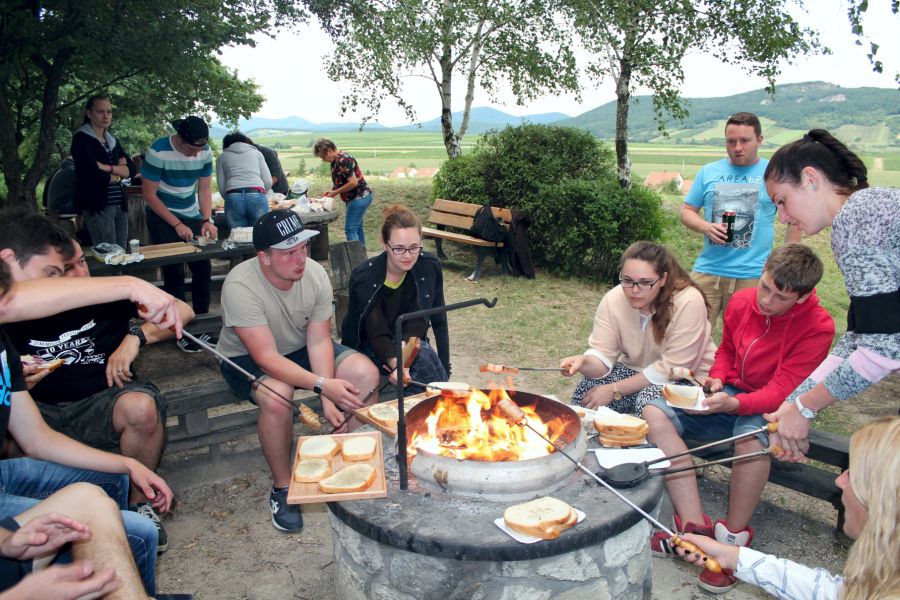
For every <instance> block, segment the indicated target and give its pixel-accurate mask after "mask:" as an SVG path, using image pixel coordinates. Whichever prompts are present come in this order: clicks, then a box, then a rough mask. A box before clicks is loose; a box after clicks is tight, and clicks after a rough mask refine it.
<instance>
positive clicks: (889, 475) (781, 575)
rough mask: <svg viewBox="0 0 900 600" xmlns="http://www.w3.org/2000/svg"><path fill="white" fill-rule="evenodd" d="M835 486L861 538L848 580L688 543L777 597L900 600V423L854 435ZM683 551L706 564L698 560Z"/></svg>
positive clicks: (847, 521) (881, 423)
mask: <svg viewBox="0 0 900 600" xmlns="http://www.w3.org/2000/svg"><path fill="white" fill-rule="evenodd" d="M835 484H836V485H837V487H838V488H840V490H841V503H842V504H843V505H844V533H846V534H847V535H848V536H849V537H850V538H852V539H854V540H856V541H855V542H854V543H853V546H852V547H851V548H850V554H849V555H848V556H847V563H846V564H845V565H844V573H843V576H834V575H831V574H830V573H828V572H827V571H825V570H824V569H813V568H810V567H807V566H804V565H801V564H798V563H795V562H792V561H789V560H785V559H783V558H778V557H776V556H772V555H770V554H764V553H762V552H758V551H756V550H752V549H750V548H746V547H742V546H730V545H728V544H722V543H720V542H717V541H715V540H713V539H710V538H708V537H705V536H701V535H695V534H692V533H688V534H685V536H684V538H685V539H686V540H687V541H689V542H692V543H694V544H697V545H698V546H699V547H700V548H701V549H702V550H703V551H704V552H706V553H707V554H709V555H710V556H712V557H713V558H714V559H716V560H717V561H718V562H719V564H720V565H722V567H724V568H726V569H732V570H734V573H735V575H737V577H738V578H739V579H741V580H743V581H746V582H747V583H752V584H754V585H757V586H759V587H761V588H762V589H764V590H765V591H767V592H769V593H770V594H772V595H773V596H775V597H776V598H784V599H785V600H788V599H793V598H818V599H820V600H837V599H838V598H840V599H841V600H889V599H896V598H900V417H882V418H881V419H879V420H877V421H874V422H872V423H869V424H868V425H865V426H864V427H863V428H862V429H860V430H859V431H857V432H856V433H854V434H853V437H852V438H850V468H849V469H847V470H846V471H844V472H843V473H841V475H840V477H838V478H837V479H836V480H835ZM678 553H679V554H681V555H682V556H683V557H684V559H685V560H687V561H690V562H693V563H695V564H698V565H699V564H702V562H701V559H700V557H699V556H697V555H694V554H687V555H685V553H684V552H683V551H682V550H680V549H679V551H678Z"/></svg>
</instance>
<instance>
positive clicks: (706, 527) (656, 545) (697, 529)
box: [650, 514, 713, 558]
mask: <svg viewBox="0 0 900 600" xmlns="http://www.w3.org/2000/svg"><path fill="white" fill-rule="evenodd" d="M675 531H677V532H678V533H698V534H700V535H705V536H709V537H713V525H712V521H711V520H710V518H709V515H703V524H702V525H698V524H696V523H691V522H687V523H684V526H683V527H682V523H681V518H680V517H679V516H678V515H677V514H676V515H675ZM671 539H672V538H671V536H670V535H669V534H668V533H666V532H665V531H657V532H656V533H654V534H653V535H651V536H650V552H652V553H653V556H658V557H660V558H679V556H678V554H677V553H676V552H675V548H674V547H673V546H672V542H671Z"/></svg>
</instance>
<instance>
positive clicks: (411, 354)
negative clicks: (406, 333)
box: [402, 337, 422, 369]
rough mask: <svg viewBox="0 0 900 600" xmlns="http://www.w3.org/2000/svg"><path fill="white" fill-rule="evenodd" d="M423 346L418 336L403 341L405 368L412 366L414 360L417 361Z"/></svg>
mask: <svg viewBox="0 0 900 600" xmlns="http://www.w3.org/2000/svg"><path fill="white" fill-rule="evenodd" d="M421 346H422V342H421V341H419V338H417V337H411V338H409V339H408V340H404V341H403V350H402V355H403V368H404V369H408V368H410V367H411V366H412V364H413V363H414V362H416V356H418V355H419V348H420V347H421Z"/></svg>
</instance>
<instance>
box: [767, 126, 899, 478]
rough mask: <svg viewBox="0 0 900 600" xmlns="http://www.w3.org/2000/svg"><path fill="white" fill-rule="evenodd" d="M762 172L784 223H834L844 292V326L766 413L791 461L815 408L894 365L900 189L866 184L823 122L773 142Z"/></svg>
mask: <svg viewBox="0 0 900 600" xmlns="http://www.w3.org/2000/svg"><path fill="white" fill-rule="evenodd" d="M765 177H766V189H767V190H768V193H769V196H770V197H771V198H772V201H773V202H774V203H775V206H776V207H777V208H778V213H779V215H780V217H781V221H782V222H783V223H787V224H793V225H796V226H797V227H798V228H799V229H800V230H801V231H802V232H803V233H805V234H806V235H814V234H816V233H818V232H820V231H822V230H823V229H825V228H826V227H829V226H830V227H831V228H832V229H831V250H832V252H833V253H834V260H835V262H836V263H837V266H838V268H839V269H840V270H841V273H842V274H843V276H844V285H845V287H846V288H847V294H848V295H849V296H850V307H849V309H848V310H847V332H846V333H844V334H843V335H841V337H840V339H839V340H838V342H837V344H835V346H834V348H832V350H831V353H830V354H829V355H828V356H827V357H826V358H825V360H824V361H823V362H822V364H821V365H819V367H818V368H817V369H816V370H815V371H813V373H812V374H811V375H810V376H809V377H807V378H806V380H805V381H804V382H803V383H801V384H800V386H799V387H798V388H797V389H796V390H794V391H793V392H792V393H791V394H790V395H789V396H788V397H787V399H786V400H785V402H784V403H782V405H781V406H780V407H779V408H778V410H777V411H776V412H775V413H774V414H773V416H772V417H771V420H773V421H778V422H779V426H778V434H777V435H776V436H774V438H773V443H776V444H780V445H781V446H783V447H784V449H785V451H786V454H785V459H787V460H791V461H797V460H803V458H804V456H803V455H804V454H805V453H806V452H807V450H809V441H808V438H809V426H810V421H812V419H814V418H815V417H816V413H817V412H818V411H820V410H822V409H823V408H825V407H826V406H830V405H831V404H834V403H835V402H837V401H841V400H847V399H849V398H851V397H853V396H855V395H856V394H858V393H860V392H862V391H863V390H865V389H866V388H868V387H869V386H871V385H873V384H875V383H878V382H879V381H881V380H882V379H884V378H885V377H887V376H888V375H890V374H891V373H898V372H900V190H898V189H896V188H887V187H882V188H870V187H869V181H868V172H867V170H866V166H865V164H863V161H862V160H860V158H859V157H858V156H857V155H856V154H854V153H853V152H851V151H850V149H849V148H847V146H845V145H844V144H843V143H841V142H840V141H839V140H838V139H836V138H835V137H834V136H832V135H831V134H830V133H828V132H827V131H825V130H824V129H813V130H811V131H810V132H809V133H807V134H806V135H804V136H803V137H802V138H801V139H799V140H797V141H795V142H791V143H790V144H787V145H786V146H782V147H781V148H779V149H778V150H777V151H776V152H775V154H774V155H772V158H771V160H770V161H769V166H768V167H766V175H765Z"/></svg>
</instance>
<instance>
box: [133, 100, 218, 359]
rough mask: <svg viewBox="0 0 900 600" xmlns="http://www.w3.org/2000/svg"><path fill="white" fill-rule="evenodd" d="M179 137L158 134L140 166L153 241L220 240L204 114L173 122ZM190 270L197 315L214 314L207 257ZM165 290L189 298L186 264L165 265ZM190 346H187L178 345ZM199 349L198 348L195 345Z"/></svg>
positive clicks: (149, 230) (193, 263)
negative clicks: (185, 277) (186, 285)
mask: <svg viewBox="0 0 900 600" xmlns="http://www.w3.org/2000/svg"><path fill="white" fill-rule="evenodd" d="M172 126H173V127H174V128H175V135H170V136H166V137H162V138H159V139H158V140H156V141H155V142H153V144H152V145H151V146H150V149H149V150H148V151H147V153H146V155H145V156H144V163H143V164H142V165H141V177H143V180H144V183H143V193H144V202H146V203H147V208H148V210H147V231H148V233H149V234H150V240H151V241H152V242H153V243H154V244H165V243H169V242H178V241H181V240H184V241H188V240H191V239H192V238H193V237H194V236H195V235H196V236H201V235H206V236H209V237H210V238H212V239H216V237H217V235H218V232H217V231H216V226H215V225H214V224H213V222H212V165H213V161H212V150H210V148H209V144H208V141H209V127H208V126H207V125H206V122H205V121H204V120H203V119H201V118H200V117H195V116H190V117H187V118H186V119H180V120H178V121H175V122H173V123H172ZM188 267H189V268H190V269H191V281H192V283H191V302H192V304H193V306H194V312H195V313H198V314H199V313H206V312H209V283H210V276H211V272H212V267H211V265H210V262H209V261H208V260H201V261H196V262H191V263H188ZM162 273H163V281H164V285H163V289H164V290H166V291H167V292H169V293H170V294H172V295H173V296H175V297H176V298H178V299H179V300H184V299H185V295H184V268H183V266H182V265H180V264H178V265H169V266H167V267H163V268H162ZM179 347H181V348H182V349H185V347H184V346H183V345H179ZM196 350H197V351H199V348H197V349H196Z"/></svg>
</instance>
